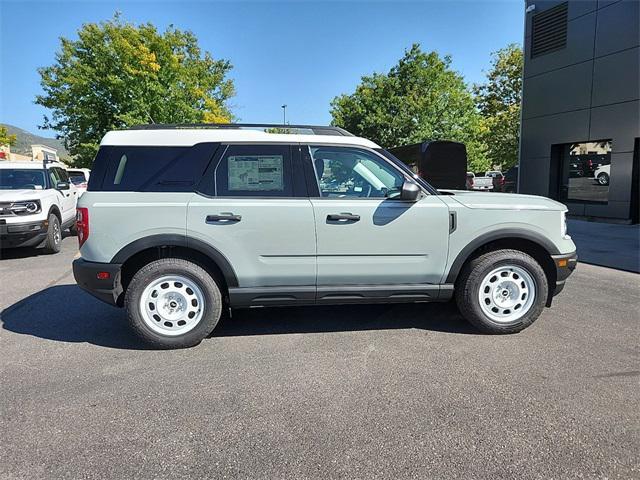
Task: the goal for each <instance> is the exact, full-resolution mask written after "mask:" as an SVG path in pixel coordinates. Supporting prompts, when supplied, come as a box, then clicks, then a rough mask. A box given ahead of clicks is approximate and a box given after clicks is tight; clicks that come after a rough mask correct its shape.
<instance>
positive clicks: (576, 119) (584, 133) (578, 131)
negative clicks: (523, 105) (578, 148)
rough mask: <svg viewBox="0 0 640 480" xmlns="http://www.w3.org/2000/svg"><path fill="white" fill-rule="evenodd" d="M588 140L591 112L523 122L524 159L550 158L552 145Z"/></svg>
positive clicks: (560, 114) (550, 116)
mask: <svg viewBox="0 0 640 480" xmlns="http://www.w3.org/2000/svg"><path fill="white" fill-rule="evenodd" d="M588 138H589V110H579V111H577V112H569V113H559V114H557V115H549V116H545V117H540V118H531V119H528V120H524V121H523V122H522V146H521V148H522V157H523V158H533V157H548V156H549V155H551V145H554V144H558V143H571V142H580V141H585V140H588ZM546 180H548V178H547V179H546Z"/></svg>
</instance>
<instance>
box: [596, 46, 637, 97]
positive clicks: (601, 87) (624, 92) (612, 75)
mask: <svg viewBox="0 0 640 480" xmlns="http://www.w3.org/2000/svg"><path fill="white" fill-rule="evenodd" d="M638 98H640V47H636V48H632V49H630V50H624V51H622V52H619V53H614V54H613V55H607V56H606V57H601V58H597V59H596V60H595V64H594V69H593V98H592V103H591V104H592V106H594V107H597V106H600V105H608V104H611V103H619V102H627V101H629V100H638Z"/></svg>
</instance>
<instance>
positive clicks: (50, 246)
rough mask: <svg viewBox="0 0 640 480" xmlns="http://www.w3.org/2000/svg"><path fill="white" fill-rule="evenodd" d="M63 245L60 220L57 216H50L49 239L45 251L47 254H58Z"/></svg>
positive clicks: (46, 240)
mask: <svg viewBox="0 0 640 480" xmlns="http://www.w3.org/2000/svg"><path fill="white" fill-rule="evenodd" d="M61 245H62V228H61V227H60V220H58V217H57V216H56V215H55V214H53V213H52V214H50V215H49V219H48V226H47V238H46V239H45V241H44V246H43V248H44V251H45V252H46V253H58V252H59V251H60V248H61Z"/></svg>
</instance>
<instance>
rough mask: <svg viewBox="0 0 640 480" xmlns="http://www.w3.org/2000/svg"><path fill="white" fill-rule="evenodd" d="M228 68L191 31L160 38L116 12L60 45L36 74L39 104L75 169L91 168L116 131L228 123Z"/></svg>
mask: <svg viewBox="0 0 640 480" xmlns="http://www.w3.org/2000/svg"><path fill="white" fill-rule="evenodd" d="M231 68H232V67H231V64H230V63H229V62H228V61H226V60H215V59H214V58H213V57H212V56H211V54H210V53H209V52H203V51H202V50H201V49H200V47H199V46H198V40H197V38H196V37H195V36H194V35H193V33H191V32H187V31H181V30H178V29H176V28H174V27H173V26H170V27H169V28H168V29H167V30H165V31H164V33H160V32H158V30H157V29H156V27H155V26H153V25H152V24H150V23H147V24H143V25H139V26H136V25H133V24H131V23H126V22H124V21H123V20H122V19H121V18H120V16H119V14H118V13H116V14H115V15H114V17H113V18H112V19H111V20H109V21H106V22H101V23H99V24H96V23H88V24H85V25H83V26H82V27H81V28H80V30H79V31H78V39H77V40H69V39H66V38H61V45H60V50H59V51H58V52H57V54H56V61H55V63H54V64H53V65H51V66H48V67H44V68H41V69H39V73H40V76H41V85H42V88H43V90H44V94H43V95H38V96H37V97H36V103H37V104H40V105H42V106H44V107H46V108H48V109H50V110H51V112H52V114H51V117H47V116H45V118H44V125H43V128H50V129H53V130H56V131H57V132H59V136H60V137H61V138H64V140H65V145H66V147H67V149H68V150H69V152H70V153H71V155H72V156H74V157H75V163H76V164H78V165H83V166H88V165H90V164H91V161H92V159H93V157H94V156H95V153H96V151H97V148H98V144H99V142H100V139H101V137H102V136H103V135H104V134H105V133H106V132H107V131H109V130H112V129H116V128H123V127H127V126H131V125H134V124H146V123H195V122H228V121H229V120H230V119H231V118H232V115H231V113H230V111H229V108H228V106H227V101H228V99H229V98H230V97H231V96H233V94H234V87H233V82H232V81H231V80H230V79H228V78H227V74H228V73H229V71H230V70H231Z"/></svg>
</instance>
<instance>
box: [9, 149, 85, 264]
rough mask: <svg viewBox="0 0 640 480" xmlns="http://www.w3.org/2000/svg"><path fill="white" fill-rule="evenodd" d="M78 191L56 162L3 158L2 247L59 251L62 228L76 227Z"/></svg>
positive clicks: (62, 166) (61, 166)
mask: <svg viewBox="0 0 640 480" xmlns="http://www.w3.org/2000/svg"><path fill="white" fill-rule="evenodd" d="M77 200H78V191H77V190H76V187H75V186H74V185H73V184H72V183H71V182H70V181H69V175H68V174H67V170H66V169H65V166H64V165H63V164H61V163H57V162H53V161H44V162H39V161H38V162H35V161H34V162H6V161H0V248H13V247H37V248H43V249H44V250H45V251H46V252H47V253H57V252H59V251H60V244H61V242H62V231H63V230H64V229H65V228H70V229H71V230H74V229H75V219H76V202H77Z"/></svg>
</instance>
